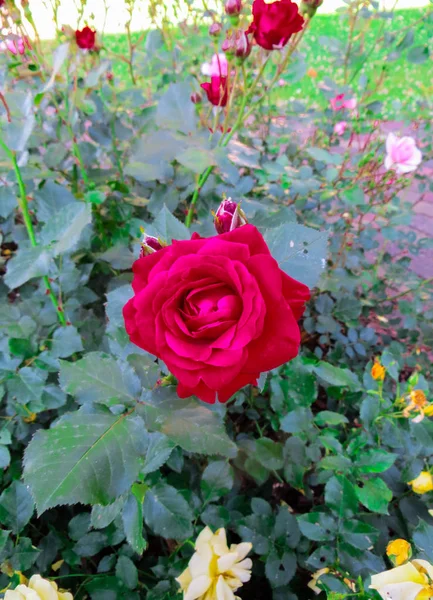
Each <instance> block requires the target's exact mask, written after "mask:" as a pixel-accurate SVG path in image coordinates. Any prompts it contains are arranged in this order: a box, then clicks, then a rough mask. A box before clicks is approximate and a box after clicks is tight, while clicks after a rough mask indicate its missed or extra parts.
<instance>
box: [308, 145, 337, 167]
mask: <svg viewBox="0 0 433 600" xmlns="http://www.w3.org/2000/svg"><path fill="white" fill-rule="evenodd" d="M306 151H307V152H308V154H309V155H310V156H311V158H314V160H318V161H320V162H324V163H326V164H332V165H341V163H342V162H343V157H342V156H341V155H340V154H331V152H328V150H325V148H307V149H306Z"/></svg>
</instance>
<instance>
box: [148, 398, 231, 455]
mask: <svg viewBox="0 0 433 600" xmlns="http://www.w3.org/2000/svg"><path fill="white" fill-rule="evenodd" d="M137 410H138V411H139V414H140V415H141V416H142V417H143V418H144V420H145V423H146V426H147V428H148V429H149V430H150V431H152V430H153V431H160V432H162V433H164V434H165V435H166V436H167V437H168V438H170V439H171V440H172V441H173V442H174V443H175V444H176V445H178V446H180V447H181V448H183V450H186V451H187V452H196V453H198V454H207V455H212V454H216V455H220V456H227V457H229V458H233V457H234V456H236V454H237V448H236V444H234V443H233V442H232V441H231V439H230V438H229V437H228V435H227V433H226V431H225V428H224V424H223V422H222V420H221V418H220V417H219V415H218V414H217V413H216V412H213V411H212V410H210V409H209V408H208V407H207V406H206V405H205V404H204V403H203V402H200V401H199V400H196V399H194V398H188V399H186V400H182V399H180V398H178V396H177V394H176V391H175V389H174V388H173V387H166V388H159V389H156V390H153V391H151V392H150V391H149V392H147V391H146V392H145V393H144V395H143V398H142V400H141V403H140V404H139V406H138V408H137Z"/></svg>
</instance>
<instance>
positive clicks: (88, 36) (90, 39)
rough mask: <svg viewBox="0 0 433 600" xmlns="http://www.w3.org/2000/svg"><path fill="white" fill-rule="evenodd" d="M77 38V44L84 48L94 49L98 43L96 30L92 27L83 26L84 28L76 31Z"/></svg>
mask: <svg viewBox="0 0 433 600" xmlns="http://www.w3.org/2000/svg"><path fill="white" fill-rule="evenodd" d="M75 40H76V42H77V46H78V47H79V48H81V49H82V50H93V49H94V48H95V45H96V31H95V30H94V29H90V27H87V25H86V27H83V29H81V31H80V30H78V29H77V31H76V32H75Z"/></svg>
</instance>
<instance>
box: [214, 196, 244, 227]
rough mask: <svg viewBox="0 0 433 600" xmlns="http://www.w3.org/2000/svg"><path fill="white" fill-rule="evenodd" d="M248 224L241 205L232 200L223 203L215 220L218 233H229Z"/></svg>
mask: <svg viewBox="0 0 433 600" xmlns="http://www.w3.org/2000/svg"><path fill="white" fill-rule="evenodd" d="M247 223H248V221H247V217H246V215H245V213H244V211H243V210H242V209H241V207H240V204H238V203H237V202H233V200H232V199H231V198H228V199H227V200H223V201H222V202H221V204H220V205H219V208H218V210H217V212H216V215H215V219H214V225H215V229H216V230H217V233H227V232H228V231H233V229H237V228H238V227H242V225H246V224H247Z"/></svg>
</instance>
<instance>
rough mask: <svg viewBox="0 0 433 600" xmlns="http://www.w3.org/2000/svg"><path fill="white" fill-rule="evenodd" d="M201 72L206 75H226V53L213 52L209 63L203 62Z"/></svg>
mask: <svg viewBox="0 0 433 600" xmlns="http://www.w3.org/2000/svg"><path fill="white" fill-rule="evenodd" d="M201 72H202V73H203V75H207V77H227V73H228V62H227V58H226V55H225V54H223V53H221V54H214V55H213V56H212V60H211V62H210V63H203V64H202V67H201Z"/></svg>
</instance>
